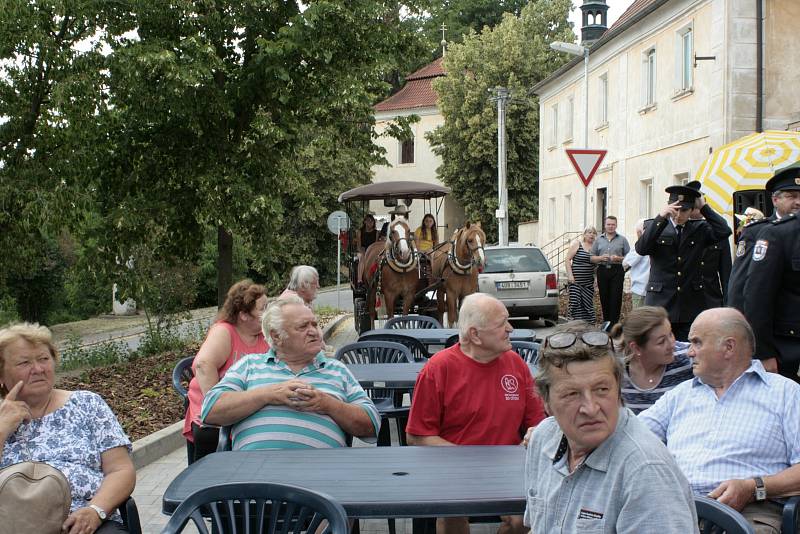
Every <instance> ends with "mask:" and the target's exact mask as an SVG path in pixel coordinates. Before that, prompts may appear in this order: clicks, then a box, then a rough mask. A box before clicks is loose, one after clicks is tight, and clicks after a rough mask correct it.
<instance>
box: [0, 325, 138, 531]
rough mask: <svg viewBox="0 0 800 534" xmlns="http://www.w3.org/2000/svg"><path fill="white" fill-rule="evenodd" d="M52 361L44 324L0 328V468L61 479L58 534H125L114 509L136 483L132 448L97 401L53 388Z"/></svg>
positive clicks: (53, 353)
mask: <svg viewBox="0 0 800 534" xmlns="http://www.w3.org/2000/svg"><path fill="white" fill-rule="evenodd" d="M57 363H58V351H57V350H56V347H55V345H53V339H52V335H51V334H50V330H48V329H47V328H45V327H44V326H39V325H38V324H29V323H19V324H14V325H10V326H8V327H6V328H2V329H0V393H2V395H3V401H2V402H0V467H7V466H9V465H11V464H15V463H19V462H24V461H28V460H33V461H37V462H44V463H46V464H49V465H51V466H53V467H55V468H56V469H59V470H60V471H61V472H62V473H64V476H65V477H66V479H67V480H68V481H69V486H70V490H71V493H72V504H71V506H70V514H69V516H68V517H67V520H66V521H65V522H64V525H63V526H62V531H63V532H64V533H65V534H87V533H103V534H111V533H114V532H127V530H126V529H125V528H124V527H123V525H122V519H121V518H120V515H119V513H117V512H116V508H117V507H118V506H119V505H120V504H122V503H123V502H125V500H126V499H127V498H128V497H129V496H130V494H131V492H132V491H133V486H134V485H135V483H136V471H135V470H134V468H133V462H131V459H130V455H129V452H130V449H131V442H130V441H129V440H128V437H127V436H126V435H125V433H124V432H123V431H122V427H120V425H119V423H118V422H117V418H116V417H114V414H113V413H112V412H111V409H109V407H108V405H107V404H106V403H105V402H104V401H103V399H101V398H100V396H99V395H97V394H95V393H92V392H91V391H66V390H63V389H55V388H54V387H53V386H54V385H55V381H56V377H55V371H56V364H57Z"/></svg>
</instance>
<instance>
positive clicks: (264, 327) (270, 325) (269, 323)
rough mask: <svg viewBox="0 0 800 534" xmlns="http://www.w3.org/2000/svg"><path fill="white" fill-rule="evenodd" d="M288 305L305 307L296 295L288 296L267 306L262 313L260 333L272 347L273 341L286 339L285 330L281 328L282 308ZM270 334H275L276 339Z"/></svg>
mask: <svg viewBox="0 0 800 534" xmlns="http://www.w3.org/2000/svg"><path fill="white" fill-rule="evenodd" d="M289 304H299V305H301V306H305V302H303V299H301V298H300V297H298V296H296V295H290V296H288V297H283V298H282V299H278V300H276V301H273V302H272V303H270V305H269V306H267V309H266V310H264V313H263V314H262V315H261V331H262V332H263V333H264V337H265V338H266V339H269V344H270V345H274V344H275V341H282V340H283V339H285V338H286V328H284V326H283V323H284V316H283V308H284V306H288V305H289ZM270 332H277V333H278V337H277V339H276V338H274V337H272V335H271V334H270Z"/></svg>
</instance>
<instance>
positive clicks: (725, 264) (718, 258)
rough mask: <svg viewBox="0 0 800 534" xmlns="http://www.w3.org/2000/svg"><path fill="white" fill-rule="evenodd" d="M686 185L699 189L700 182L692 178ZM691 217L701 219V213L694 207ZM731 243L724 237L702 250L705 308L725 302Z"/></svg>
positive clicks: (701, 264)
mask: <svg viewBox="0 0 800 534" xmlns="http://www.w3.org/2000/svg"><path fill="white" fill-rule="evenodd" d="M686 187H691V188H692V189H696V190H697V191H700V182H698V181H697V180H692V181H691V182H689V183H688V184H686ZM690 218H691V219H702V218H703V215H702V214H701V213H700V210H699V209H698V208H697V207H695V208H693V209H692V213H691V215H690ZM731 264H732V258H731V245H730V242H729V240H728V238H727V237H726V238H725V239H723V240H721V241H717V242H716V243H714V244H713V245H711V246H709V247H708V248H706V249H705V251H704V252H703V259H702V260H701V261H700V268H701V269H702V270H703V291H705V295H706V309H709V308H719V307H721V306H723V305H724V304H725V302H727V298H728V280H729V279H730V276H731Z"/></svg>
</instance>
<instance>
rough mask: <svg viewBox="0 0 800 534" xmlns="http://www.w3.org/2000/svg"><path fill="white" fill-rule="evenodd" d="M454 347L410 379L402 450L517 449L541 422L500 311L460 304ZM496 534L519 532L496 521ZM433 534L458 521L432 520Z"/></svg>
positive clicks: (464, 530)
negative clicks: (456, 447) (411, 396)
mask: <svg viewBox="0 0 800 534" xmlns="http://www.w3.org/2000/svg"><path fill="white" fill-rule="evenodd" d="M458 324H459V343H457V344H455V345H453V346H452V347H449V348H446V349H444V350H442V351H440V352H438V353H436V354H434V355H433V357H431V359H430V361H428V363H427V364H425V367H424V368H423V369H422V371H421V372H420V374H419V376H418V377H417V383H416V385H415V387H414V401H413V402H412V403H411V413H410V414H409V419H408V424H407V425H406V434H407V436H408V444H409V445H434V446H446V445H517V444H519V443H520V442H521V440H522V434H523V433H524V432H525V429H526V428H528V427H530V426H534V425H537V424H539V421H541V420H542V419H544V410H543V406H542V401H541V399H540V398H539V396H538V395H536V393H535V391H534V386H533V377H532V376H531V372H530V369H529V368H528V364H527V363H525V361H524V360H523V359H522V358H520V356H519V355H518V354H517V353H515V352H514V351H513V350H512V349H511V341H510V340H509V335H510V334H511V332H512V331H513V330H514V329H513V328H512V327H511V325H510V324H509V323H508V311H507V310H506V307H505V306H504V305H503V303H502V302H500V301H499V300H497V299H496V298H494V297H491V296H489V295H486V294H483V293H473V294H472V295H469V296H467V297H466V298H465V299H464V303H463V304H462V305H461V310H460V312H459V317H458ZM502 520H503V522H502V524H501V526H500V528H499V530H498V533H500V534H522V533H523V532H525V528H524V527H523V525H522V517H521V516H504V517H502ZM436 531H437V533H438V534H443V533H445V534H453V533H457V534H468V533H469V522H468V519H467V518H466V517H447V518H439V519H438V520H437V522H436Z"/></svg>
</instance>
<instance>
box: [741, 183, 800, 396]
mask: <svg viewBox="0 0 800 534" xmlns="http://www.w3.org/2000/svg"><path fill="white" fill-rule="evenodd" d="M773 180H774V182H773ZM770 182H771V183H768V186H770V187H771V188H772V190H773V191H789V192H792V194H791V195H787V196H789V197H790V198H793V199H794V202H795V205H796V204H798V203H800V170H798V169H792V170H791V171H784V172H782V173H780V174H778V175H776V176H775V177H774V178H773V179H772V180H770ZM763 226H764V227H763V229H762V230H761V232H760V233H759V235H758V239H756V242H755V245H754V246H753V253H752V257H751V259H750V265H749V267H748V269H747V278H746V282H745V284H744V315H745V317H747V320H748V321H750V324H751V325H752V326H753V331H754V332H755V335H756V353H755V357H756V358H758V359H760V360H761V361H762V363H763V364H764V368H765V369H767V370H768V371H773V372H779V373H780V374H782V375H783V376H785V377H787V378H791V379H792V380H794V381H796V382H800V378H798V376H797V370H798V366H800V219H798V217H797V214H796V213H789V214H786V215H781V217H780V218H778V219H777V220H774V221H772V222H770V223H768V224H766V225H763Z"/></svg>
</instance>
